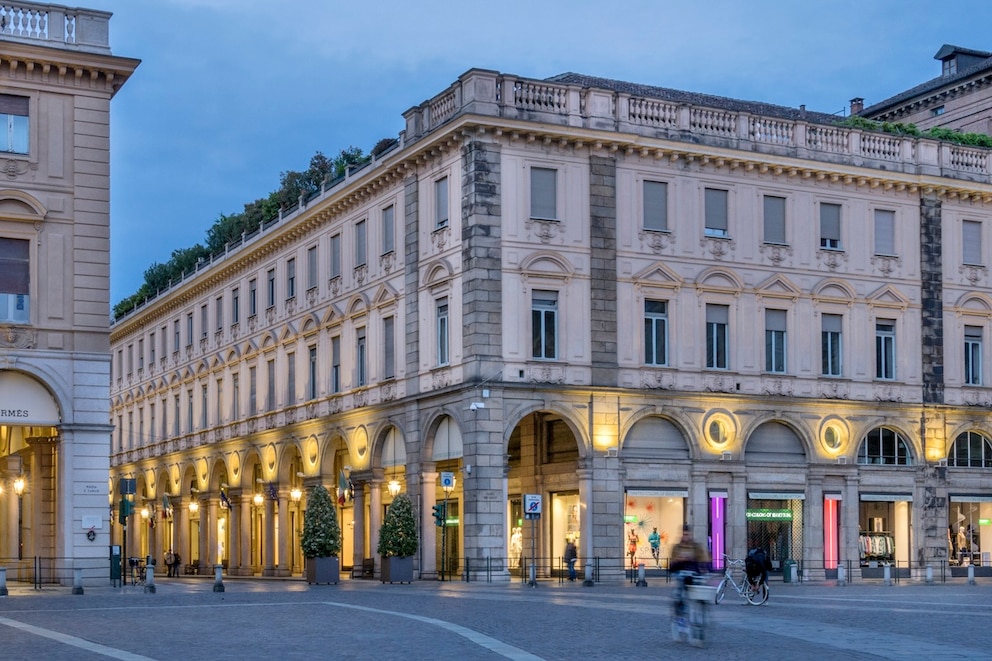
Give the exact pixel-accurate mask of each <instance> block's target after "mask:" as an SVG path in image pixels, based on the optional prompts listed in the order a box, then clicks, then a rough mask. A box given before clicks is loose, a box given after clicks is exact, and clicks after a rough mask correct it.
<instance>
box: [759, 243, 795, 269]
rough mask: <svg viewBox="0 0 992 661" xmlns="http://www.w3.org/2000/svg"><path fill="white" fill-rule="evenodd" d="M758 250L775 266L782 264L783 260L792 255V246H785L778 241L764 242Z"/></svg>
mask: <svg viewBox="0 0 992 661" xmlns="http://www.w3.org/2000/svg"><path fill="white" fill-rule="evenodd" d="M758 252H760V253H761V254H762V255H764V256H765V259H767V260H768V261H769V262H771V263H772V264H774V265H775V266H781V265H782V262H784V261H785V260H786V259H789V258H791V257H792V246H783V245H780V244H777V243H762V244H761V245H759V246H758Z"/></svg>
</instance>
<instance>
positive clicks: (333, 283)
mask: <svg viewBox="0 0 992 661" xmlns="http://www.w3.org/2000/svg"><path fill="white" fill-rule="evenodd" d="M327 286H328V288H329V289H330V290H331V295H332V296H337V295H338V294H340V293H341V276H339V275H336V276H334V277H333V278H331V279H330V280H328V281H327Z"/></svg>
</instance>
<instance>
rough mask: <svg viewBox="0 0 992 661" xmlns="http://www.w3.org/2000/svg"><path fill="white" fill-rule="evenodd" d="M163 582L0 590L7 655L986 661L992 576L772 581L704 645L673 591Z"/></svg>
mask: <svg viewBox="0 0 992 661" xmlns="http://www.w3.org/2000/svg"><path fill="white" fill-rule="evenodd" d="M224 588H225V590H224V592H214V591H213V581H212V579H202V578H179V579H167V578H162V579H159V580H158V582H157V590H156V592H155V593H154V594H148V593H146V592H144V591H143V589H142V588H141V587H140V586H138V587H134V586H126V587H125V588H122V589H121V588H117V589H115V588H87V589H86V591H85V594H83V595H72V594H71V591H70V590H69V589H68V588H55V587H46V588H45V589H43V590H40V591H36V590H33V589H32V588H30V587H25V586H19V585H16V584H13V585H11V586H10V595H9V596H7V597H5V598H0V649H2V650H3V651H2V655H3V658H4V659H7V660H13V659H74V660H89V659H106V658H113V659H131V660H138V659H157V660H160V661H169V660H172V659H181V660H182V661H198V660H200V659H203V660H215V659H271V660H273V661H281V660H283V659H298V658H309V659H332V658H347V659H501V658H509V659H574V660H575V661H586V660H587V659H630V660H633V659H644V658H650V659H656V658H657V659H664V658H687V659H695V658H698V659H702V658H708V659H712V658H720V659H763V660H767V659H797V658H806V659H821V658H822V659H988V658H990V656H992V635H990V625H989V623H990V621H992V583H985V584H982V583H980V584H979V585H977V586H969V585H967V584H966V583H965V582H964V581H961V582H954V583H947V584H938V585H923V584H920V583H917V582H903V583H900V584H897V585H893V586H884V585H881V584H869V583H860V584H856V585H848V586H845V587H837V586H836V585H834V584H832V583H804V584H800V585H792V584H783V583H779V582H775V583H773V584H772V592H771V598H770V599H769V601H768V603H767V604H766V605H764V606H757V607H756V606H748V605H744V604H743V603H742V602H741V601H740V599H739V598H738V597H737V596H736V595H735V594H730V595H728V596H727V600H726V602H725V603H724V604H722V605H720V606H717V607H715V608H714V609H713V610H712V613H713V619H712V622H711V624H712V626H711V627H710V629H709V632H708V640H707V645H706V648H705V649H697V648H692V647H689V646H687V645H685V644H680V643H675V642H673V641H672V640H671V638H670V635H669V621H668V604H669V593H670V586H668V585H666V584H665V583H664V582H663V581H659V580H655V581H652V582H651V583H650V584H649V585H648V586H647V587H634V586H631V585H630V584H628V583H618V584H610V585H605V584H599V585H597V586H595V587H592V588H585V587H582V585H581V583H578V582H577V583H574V584H572V583H566V584H559V583H556V582H549V583H541V584H540V585H539V586H538V587H536V588H531V587H528V586H527V585H525V584H521V583H516V582H515V583H511V584H500V585H496V584H485V583H471V584H466V583H461V582H444V583H441V582H435V581H430V582H428V581H424V582H416V583H414V584H412V585H382V584H380V583H379V582H377V581H375V582H373V581H352V580H345V581H343V582H342V583H341V584H339V585H336V586H309V585H307V584H306V583H303V582H301V581H298V580H259V579H254V580H253V579H228V580H226V581H225V583H224Z"/></svg>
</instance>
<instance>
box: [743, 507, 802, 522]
mask: <svg viewBox="0 0 992 661" xmlns="http://www.w3.org/2000/svg"><path fill="white" fill-rule="evenodd" d="M744 517H745V518H746V519H747V520H748V521H792V510H772V509H756V510H746V511H745V512H744Z"/></svg>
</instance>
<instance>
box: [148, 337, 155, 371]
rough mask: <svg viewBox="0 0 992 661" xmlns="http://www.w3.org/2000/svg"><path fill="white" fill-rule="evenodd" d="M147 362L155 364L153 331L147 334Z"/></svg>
mask: <svg viewBox="0 0 992 661" xmlns="http://www.w3.org/2000/svg"><path fill="white" fill-rule="evenodd" d="M148 354H149V355H148V362H150V363H151V364H152V365H154V364H155V333H152V334H151V335H149V336H148Z"/></svg>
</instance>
